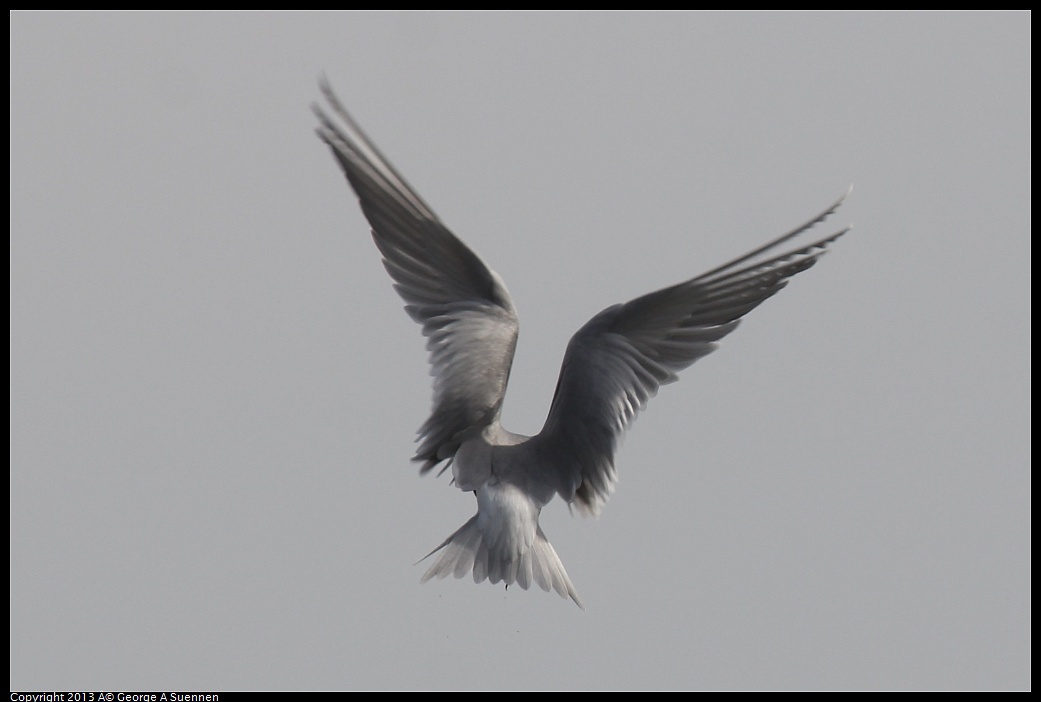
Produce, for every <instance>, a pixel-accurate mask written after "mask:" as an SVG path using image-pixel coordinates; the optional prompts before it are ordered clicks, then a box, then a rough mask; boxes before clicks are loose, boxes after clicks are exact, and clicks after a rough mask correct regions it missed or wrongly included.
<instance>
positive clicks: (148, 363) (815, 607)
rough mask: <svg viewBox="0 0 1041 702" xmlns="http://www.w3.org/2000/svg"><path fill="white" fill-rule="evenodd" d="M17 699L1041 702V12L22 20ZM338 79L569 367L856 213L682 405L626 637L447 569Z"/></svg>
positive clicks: (587, 545)
mask: <svg viewBox="0 0 1041 702" xmlns="http://www.w3.org/2000/svg"><path fill="white" fill-rule="evenodd" d="M10 19H11V249H10V250H11V483H10V484H11V688H12V689H94V690H100V689H105V690H120V689H188V688H194V689H316V690H328V689H356V688H371V689H381V688H405V689H410V688H414V689H441V688H463V689H470V688H480V689H514V688H520V689H558V688H559V689H636V688H650V689H677V688H695V689H762V688H768V689H776V688H784V689H894V688H909V689H923V688H929V689H964V688H968V689H982V688H992V689H1029V688H1030V683H1031V680H1030V642H1031V637H1030V626H1031V623H1030V616H1031V615H1030V605H1031V600H1030V570H1031V566H1030V536H1029V533H1030V472H1029V471H1030V415H1031V405H1030V377H1031V366H1030V335H1031V324H1030V311H1031V310H1030V293H1031V285H1030V256H1031V245H1030V200H1031V188H1030V177H1031V172H1030V150H1031V131H1030V111H1031V110H1030V104H1031V97H1030V60H1031V52H1030V21H1031V15H1030V14H1029V13H973V14H969V13H963V14H945V13H929V14H908V13H895V14H890V13H872V14H858V13H826V14H816V13H813V14H803V13H784V14H751V13H742V14H709V13H653V14H652V13H643V14H630V13H610V14H599V13H553V14H520V13H482V14H473V13H467V14H447V13H445V14H430V13H338V14H310V13H308V14H297V13H292V14H274V13H269V14H246V13H240V14H223V13H202V14H198V13H180V14H150V13H134V14H66V13H47V14H38V13H13V14H11V18H10ZM322 72H324V73H325V74H326V75H327V76H328V78H329V80H330V81H331V82H332V84H333V85H334V86H335V87H336V89H337V90H338V92H339V94H340V96H341V98H342V99H343V101H344V102H345V103H346V105H347V106H348V107H349V109H351V110H352V111H353V113H354V115H355V117H356V118H357V119H358V121H359V122H360V123H361V124H362V125H363V126H364V127H365V129H366V130H367V131H368V132H369V134H370V136H371V137H372V138H373V139H374V140H375V141H376V143H377V144H378V145H379V146H380V148H381V150H382V151H383V152H384V154H386V155H387V157H388V158H389V159H390V160H391V161H392V162H393V163H394V164H395V166H397V168H398V169H399V170H400V171H401V172H402V173H403V174H404V175H405V177H406V178H407V179H408V180H409V181H410V182H411V183H412V185H413V186H414V187H415V188H416V189H417V190H418V191H419V192H420V193H421V194H422V196H423V197H424V199H425V200H426V201H427V202H428V203H429V204H430V205H431V206H432V207H433V208H434V209H435V210H436V211H437V212H438V214H439V215H440V216H441V218H442V219H443V220H444V221H445V222H446V223H447V224H448V226H450V227H451V228H452V229H453V230H454V231H455V232H456V233H457V234H458V235H459V236H460V237H461V238H462V239H463V240H465V241H466V242H467V243H468V244H469V245H470V246H472V247H473V248H474V249H475V250H476V251H477V252H478V253H479V254H480V255H481V256H482V257H483V258H484V259H485V260H486V261H487V262H488V263H489V264H490V265H491V266H492V267H493V268H494V269H495V270H496V271H498V272H499V273H500V274H501V275H502V277H503V279H504V280H505V281H506V284H507V286H508V287H509V289H510V292H511V293H512V295H513V297H514V300H515V301H516V304H517V307H518V310H519V313H520V318H521V336H520V344H519V347H518V351H517V358H516V362H515V365H514V369H513V374H512V379H511V386H510V392H509V393H508V394H507V400H506V406H505V412H504V423H505V425H506V426H507V428H509V429H512V430H514V431H518V432H522V433H535V432H537V431H538V429H539V428H540V426H541V424H542V421H543V419H544V418H545V414H546V411H547V410H548V407H549V402H550V399H551V396H552V392H553V386H554V383H555V381H556V376H557V372H558V370H559V364H560V360H561V357H562V355H563V352H564V347H565V345H566V344H567V341H568V338H569V337H570V335H571V334H572V333H573V332H574V331H575V330H577V329H578V327H579V326H581V324H583V323H584V322H585V321H586V320H587V319H588V318H589V317H591V316H592V315H593V314H595V313H596V312H598V311H599V310H601V309H603V308H604V307H606V306H608V305H610V304H613V303H616V302H622V301H625V300H628V299H630V298H632V297H635V296H637V295H640V294H643V293H646V292H649V291H651V290H654V289H657V288H660V287H663V286H665V285H668V284H671V283H675V282H678V281H680V280H683V279H685V278H689V277H692V276H694V275H696V274H698V273H701V272H703V271H705V270H707V269H709V268H711V267H714V266H715V265H717V264H719V263H721V262H723V261H725V260H728V259H729V258H732V257H734V256H736V255H738V254H741V253H744V252H745V251H747V250H749V249H751V248H752V247H754V246H756V245H758V244H760V243H762V242H764V241H766V240H767V239H768V238H770V237H771V236H774V235H776V234H779V233H781V232H783V231H785V230H787V229H789V228H791V227H793V226H795V225H798V224H800V223H802V222H803V221H805V220H806V219H807V218H809V217H811V216H812V215H814V214H815V213H816V212H818V211H820V210H821V209H823V208H824V207H826V206H827V205H828V204H830V203H831V202H832V201H833V200H835V198H837V197H838V196H839V195H841V194H842V193H843V192H844V191H845V190H846V188H847V187H848V186H849V185H850V184H851V183H853V184H854V185H855V189H854V192H853V194H852V196H851V197H850V199H849V200H848V202H847V204H846V205H845V206H844V207H843V209H842V210H841V211H840V212H839V213H838V214H837V216H836V217H834V218H833V219H832V220H831V221H829V223H828V224H827V227H825V228H824V229H822V233H828V232H829V231H832V230H833V229H834V228H838V227H840V226H843V225H845V224H848V223H852V224H854V226H855V229H854V231H853V233H852V234H851V235H849V236H847V237H845V238H844V239H842V240H841V241H839V242H838V243H837V245H836V246H835V247H834V249H833V251H832V252H831V253H829V254H828V255H827V256H826V257H825V258H824V259H823V260H822V261H821V262H820V264H819V265H818V266H816V267H815V268H814V269H813V270H812V271H809V272H807V273H805V274H800V275H799V276H798V277H797V278H796V279H795V280H793V281H792V283H791V284H790V285H789V287H788V288H787V289H786V290H784V291H783V292H782V293H781V294H780V295H778V296H777V297H775V298H773V299H771V300H770V301H768V302H767V303H766V304H764V305H763V306H762V307H760V308H759V309H757V310H755V311H754V312H753V313H752V314H750V315H749V316H748V318H747V319H746V320H745V322H744V323H743V324H742V326H741V328H740V329H738V330H737V331H736V332H735V333H734V334H732V335H731V336H729V337H727V339H726V340H725V341H724V343H723V345H722V348H721V349H720V350H719V351H717V352H716V353H715V354H713V355H712V356H709V357H708V358H706V359H703V360H701V361H699V362H698V363H697V364H695V365H694V366H693V367H692V368H691V369H689V370H688V371H687V372H686V373H685V374H684V375H683V377H682V380H681V382H679V383H677V384H675V385H671V386H668V387H666V388H664V389H663V390H662V392H661V394H660V395H659V397H657V398H656V399H655V400H653V401H652V402H651V403H650V405H649V407H648V410H647V412H645V413H644V414H642V415H641V416H640V419H639V420H638V421H637V422H636V424H635V426H634V428H633V430H632V431H631V432H630V433H629V435H628V437H627V440H626V442H625V443H624V445H623V447H622V449H621V451H620V453H619V455H618V460H617V465H618V469H619V473H620V482H619V485H618V489H617V492H616V493H615V495H614V497H613V498H612V499H611V501H610V502H609V503H608V504H607V506H606V508H605V509H604V512H603V514H602V516H601V517H600V518H599V519H596V520H593V519H585V518H581V517H579V516H578V515H577V514H576V515H575V516H571V515H569V513H568V510H567V508H566V506H565V505H564V504H563V503H562V502H560V501H559V500H558V501H555V502H553V503H551V504H550V505H548V506H547V507H546V509H545V510H544V511H543V517H542V525H543V528H544V529H545V531H546V534H547V535H548V536H549V538H550V540H551V541H552V542H553V544H554V546H555V547H556V549H557V552H558V553H559V554H560V557H561V559H562V561H563V562H564V564H565V565H566V567H567V569H568V573H569V574H570V575H571V578H572V580H573V582H574V584H575V587H576V588H577V590H578V592H579V593H580V595H581V597H582V599H583V601H584V603H585V605H586V608H587V609H586V611H584V612H583V611H580V610H579V609H578V608H577V607H575V606H574V605H573V604H572V603H570V602H568V601H566V600H563V599H560V598H558V597H557V596H556V595H554V594H545V593H543V592H542V591H541V590H538V589H536V590H534V591H529V592H524V591H522V590H520V589H516V588H510V589H509V590H508V591H506V590H504V589H503V588H502V587H501V586H491V585H489V584H487V583H482V584H480V585H475V584H474V583H473V582H472V581H471V580H470V579H469V578H467V579H464V580H461V581H455V580H451V579H450V580H447V581H435V582H431V583H427V584H425V585H420V584H419V577H420V575H421V574H422V573H423V570H424V567H423V566H416V565H414V564H415V562H416V561H417V560H418V559H419V558H420V557H422V556H423V555H424V554H426V553H427V552H428V551H429V550H430V549H431V548H433V547H434V546H436V545H437V544H439V543H440V542H441V541H442V540H443V539H444V538H445V537H446V536H448V535H449V534H450V533H452V532H453V531H454V530H455V529H456V528H458V527H459V526H460V525H461V524H462V523H463V522H464V521H465V520H466V519H468V518H469V517H470V516H471V515H472V514H473V512H474V511H475V504H474V500H473V497H472V496H471V495H468V494H464V493H462V492H460V491H459V490H457V489H455V488H454V487H452V486H451V485H450V484H449V480H448V477H447V476H443V477H442V478H440V479H434V478H423V479H421V478H420V477H418V475H417V473H416V470H415V467H414V466H413V465H411V464H410V463H409V460H408V459H409V457H410V456H411V455H412V450H413V444H412V440H413V438H414V434H415V430H416V429H417V428H418V427H419V425H420V424H421V423H422V422H423V420H424V419H425V417H426V412H427V410H428V408H429V403H430V382H429V377H428V375H427V365H426V360H425V351H424V348H423V340H422V338H421V336H420V334H419V329H418V327H417V326H416V325H415V324H414V323H413V322H412V321H411V320H409V319H408V317H407V316H406V315H405V314H404V312H403V311H402V310H401V301H400V299H399V298H398V297H397V296H396V294H395V293H394V291H393V289H392V287H391V285H390V281H389V278H388V276H387V275H386V273H385V271H384V270H383V268H382V266H381V265H380V262H379V256H378V253H377V251H376V249H375V247H374V246H373V244H372V241H371V238H370V237H369V234H368V228H367V225H366V223H365V221H364V219H363V217H362V216H361V213H360V210H359V208H358V206H357V202H356V201H355V199H354V196H353V194H352V193H351V192H350V191H349V190H348V188H347V185H346V183H345V181H344V179H343V177H342V176H341V174H340V172H339V170H338V168H337V167H336V165H335V163H334V162H333V159H332V158H331V156H330V154H329V153H328V150H327V149H326V148H325V147H324V146H323V145H322V144H321V143H320V142H319V140H318V139H317V138H316V137H315V135H314V131H313V129H314V126H315V120H314V117H313V115H312V114H311V112H310V104H311V103H312V102H313V101H315V100H317V99H318V98H319V96H320V95H319V91H318V87H317V81H318V77H319V75H320V74H321V73H322Z"/></svg>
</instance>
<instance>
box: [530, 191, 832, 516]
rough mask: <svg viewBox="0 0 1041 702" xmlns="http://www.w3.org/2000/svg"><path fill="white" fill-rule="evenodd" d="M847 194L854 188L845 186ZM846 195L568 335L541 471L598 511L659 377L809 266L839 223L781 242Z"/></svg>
mask: <svg viewBox="0 0 1041 702" xmlns="http://www.w3.org/2000/svg"><path fill="white" fill-rule="evenodd" d="M847 194H848V193H847ZM844 199H845V196H843V198H841V199H839V200H838V201H837V202H836V203H835V204H834V205H832V206H831V207H829V208H828V209H827V210H825V211H824V212H822V213H821V214H819V215H817V216H816V217H814V218H813V219H812V220H810V221H809V222H807V223H806V224H804V225H802V226H801V227H798V228H797V229H794V230H792V231H790V232H788V233H787V234H785V235H783V236H781V237H778V238H777V239H774V240H773V241H771V242H769V243H768V244H766V245H764V246H761V247H760V248H758V249H756V250H755V251H752V252H750V253H748V254H745V255H744V256H741V257H739V258H736V259H734V260H733V261H730V262H729V263H726V264H723V265H722V266H719V267H718V268H714V269H713V270H711V271H708V272H707V273H705V274H703V275H700V276H698V277H697V278H693V279H691V280H688V281H686V282H683V283H680V284H678V285H673V286H672V287H668V288H665V289H663V290H658V291H657V292H653V293H650V294H648V295H644V296H643V297H638V298H636V299H635V300H632V301H631V302H627V303H625V304H623V305H614V306H613V307H609V308H607V309H606V310H604V311H603V312H601V313H600V314H598V315H596V316H595V317H593V318H592V319H591V320H589V322H587V323H586V325H585V326H583V327H582V328H581V329H579V330H578V332H577V333H576V334H575V335H574V336H573V337H571V341H570V343H569V344H568V348H567V352H566V353H565V355H564V363H563V365H562V367H561V369H560V377H559V379H558V380H557V388H556V391H555V393H554V396H553V404H552V406H551V408H550V411H549V416H548V418H547V419H546V424H545V426H544V427H543V429H542V432H541V433H540V434H539V435H538V436H537V437H536V440H537V441H536V443H537V445H538V446H539V449H540V450H539V454H540V455H541V456H543V457H544V458H545V460H544V462H543V466H544V467H543V468H542V469H541V471H542V475H541V476H540V479H541V480H543V481H548V482H549V483H550V484H554V483H555V489H556V490H557V492H558V493H559V494H560V495H561V497H563V498H564V499H565V500H568V501H569V502H572V503H573V504H576V505H577V506H578V507H579V508H580V509H581V510H582V511H584V512H587V513H592V514H597V513H599V511H600V508H601V507H602V506H603V504H604V503H605V502H606V501H607V499H608V498H609V497H610V495H611V492H612V491H613V488H614V483H615V479H616V472H615V467H614V453H615V448H616V446H617V442H618V439H619V437H620V436H621V435H622V433H623V432H624V431H625V429H626V428H628V426H629V425H630V424H631V423H632V421H633V419H635V417H636V414H637V413H638V412H639V411H640V410H641V409H643V407H644V405H645V404H646V402H647V400H648V399H650V398H651V397H653V396H654V395H655V394H656V393H657V391H658V387H659V386H661V385H664V384H665V383H671V382H673V381H675V380H677V376H676V373H678V372H679V371H681V370H683V369H684V368H686V367H687V366H689V365H690V364H692V363H693V362H694V361H696V360H698V359H699V358H701V357H702V356H705V355H707V354H709V353H711V352H712V351H713V350H714V349H715V348H716V342H717V341H719V340H720V339H722V338H723V337H724V336H726V335H727V334H729V333H730V332H732V331H733V330H734V328H735V327H737V324H738V322H739V320H740V319H741V317H743V316H744V315H745V314H747V313H748V312H749V311H751V310H752V309H754V308H755V307H757V306H758V305H760V304H761V303H762V302H763V301H765V300H766V299H767V298H769V297H770V296H772V295H774V294H775V293H777V292H778V291H779V290H781V288H783V287H784V286H785V285H786V284H787V282H788V279H789V278H791V277H792V276H793V275H795V274H796V273H799V272H800V271H804V270H806V269H807V268H809V267H810V266H812V265H813V264H814V263H815V262H816V261H817V259H818V258H819V257H820V256H821V255H823V254H824V252H825V250H826V249H827V247H828V245H829V244H831V243H832V242H833V241H835V240H836V239H838V238H839V237H840V236H842V235H843V234H845V233H846V232H847V231H849V229H848V228H847V229H843V230H841V231H839V232H837V233H835V234H832V235H831V236H829V237H827V238H824V239H820V240H818V241H814V242H813V243H811V244H808V245H805V246H802V247H801V248H796V249H793V250H790V251H787V252H785V253H782V254H780V255H777V254H776V249H777V247H779V246H781V245H782V244H784V243H785V242H787V241H789V240H791V239H793V238H795V237H796V236H798V235H799V234H802V233H803V232H805V231H807V230H808V229H810V228H811V227H813V226H814V225H815V224H818V223H819V222H822V221H823V220H824V219H826V218H827V217H828V216H829V215H831V214H832V213H834V212H835V210H837V209H838V207H839V205H841V204H842V202H843V200H844Z"/></svg>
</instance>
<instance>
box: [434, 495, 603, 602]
mask: <svg viewBox="0 0 1041 702" xmlns="http://www.w3.org/2000/svg"><path fill="white" fill-rule="evenodd" d="M477 517H478V515H474V516H473V517H472V518H471V519H470V520H469V521H468V522H467V523H466V524H464V525H463V526H462V527H460V528H459V529H458V530H457V531H456V532H455V533H454V534H452V535H451V536H449V537H448V538H447V539H445V540H444V542H443V543H442V544H441V545H440V546H438V547H437V548H435V549H434V550H433V551H431V552H430V553H428V554H427V555H426V556H425V557H424V560H425V559H426V558H429V557H430V556H433V555H434V554H435V553H438V552H439V551H440V552H441V553H440V555H438V557H437V560H435V561H434V563H433V565H431V566H430V568H429V569H428V570H427V572H426V573H424V574H423V577H422V578H421V579H420V582H424V583H425V582H426V581H428V580H430V579H432V578H446V577H448V575H449V574H451V575H454V576H455V577H456V578H461V577H463V576H464V575H466V573H468V572H471V571H472V572H473V578H474V582H475V583H479V582H482V581H484V580H488V581H490V582H492V583H499V582H503V583H505V584H506V585H507V587H508V586H510V585H513V584H515V583H516V584H517V585H518V586H519V587H520V588H521V589H522V590H527V589H528V588H529V587H530V586H531V584H532V583H535V584H536V585H538V586H539V587H540V588H542V589H543V590H545V591H546V592H549V591H550V589H551V588H552V589H553V590H554V591H556V592H557V594H559V595H560V596H561V597H564V598H568V597H570V598H571V600H572V601H573V602H574V603H575V604H576V605H578V606H579V608H580V609H585V606H584V605H583V604H582V601H581V600H580V599H579V598H578V593H577V592H575V586H574V585H572V584H571V578H569V577H568V574H567V571H566V570H564V564H563V563H561V562H560V557H559V556H557V552H556V551H555V550H554V549H553V546H552V545H551V544H550V543H549V540H548V539H547V538H546V535H545V534H544V533H543V532H542V527H538V526H537V527H536V530H535V538H534V539H533V540H532V542H531V545H530V547H528V548H526V549H523V550H522V551H521V552H519V553H518V552H516V550H512V549H511V550H503V549H501V548H500V549H497V548H495V544H491V545H489V543H488V541H487V539H485V537H484V535H483V534H482V533H481V529H480V527H479V526H478V523H477Z"/></svg>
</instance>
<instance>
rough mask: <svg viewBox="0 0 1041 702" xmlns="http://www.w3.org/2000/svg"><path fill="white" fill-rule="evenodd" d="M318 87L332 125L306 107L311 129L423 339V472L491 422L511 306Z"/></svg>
mask: <svg viewBox="0 0 1041 702" xmlns="http://www.w3.org/2000/svg"><path fill="white" fill-rule="evenodd" d="M322 92H323V93H324V94H325V97H326V99H327V100H328V102H329V105H330V107H331V108H332V110H333V112H334V114H335V115H336V116H337V117H339V123H336V122H334V121H333V120H332V119H331V118H330V117H329V116H328V115H326V114H325V113H324V112H323V111H322V110H321V108H319V107H318V106H315V107H314V110H315V114H317V116H318V119H319V121H320V122H321V125H320V126H319V128H318V130H317V131H318V136H319V137H320V138H321V139H322V141H324V142H325V143H326V144H328V146H329V148H330V149H332V152H333V156H335V157H336V160H337V162H338V163H339V164H340V168H341V169H343V172H344V175H345V176H346V177H347V182H348V183H349V184H350V186H351V188H352V189H353V190H354V192H355V193H356V194H357V196H358V200H359V202H360V203H361V209H362V212H363V213H364V214H365V217H366V219H368V220H369V224H370V225H371V226H372V238H373V240H374V241H375V242H376V246H377V247H378V248H379V250H380V253H382V254H383V265H384V266H385V267H386V269H387V272H388V273H390V276H391V278H393V279H394V287H395V289H397V291H398V294H400V295H401V297H402V298H403V299H404V300H405V310H406V311H407V312H408V314H409V316H411V317H412V319H414V320H416V321H417V322H419V323H420V324H421V325H423V334H424V335H425V336H426V337H427V349H428V351H429V352H430V364H431V366H432V367H431V375H433V376H434V383H433V384H434V402H433V408H432V411H431V414H430V418H429V419H427V421H426V423H424V424H423V426H422V427H421V428H420V430H419V439H418V441H419V444H420V445H419V449H418V450H417V451H416V455H415V457H414V458H413V460H414V461H419V462H421V464H422V465H421V467H420V471H421V472H424V473H425V472H427V471H429V470H430V469H431V468H433V467H434V466H435V465H437V464H438V463H440V462H441V461H444V460H446V459H449V458H451V457H452V456H453V455H455V452H456V450H457V449H458V448H459V445H460V443H461V441H462V440H463V439H464V438H465V437H466V436H467V435H469V434H471V433H472V432H474V431H478V430H480V429H481V428H483V427H485V426H487V425H488V424H490V423H492V422H497V421H498V418H499V412H500V409H501V406H502V398H503V394H504V393H505V392H506V382H507V380H508V379H509V374H510V366H511V364H512V362H513V352H514V349H515V348H516V345H517V329H518V325H517V313H516V310H515V309H514V307H513V302H512V300H511V299H510V295H509V293H508V292H507V291H506V287H505V285H503V282H502V280H501V279H500V278H499V276H498V275H496V274H495V272H494V271H492V270H491V269H489V268H488V267H487V266H486V265H485V264H484V263H483V262H482V261H481V259H480V258H478V256H477V254H475V253H474V252H473V251H471V250H470V249H469V248H467V246H466V245H465V244H464V243H463V242H462V241H460V240H459V239H458V238H456V236H455V235H454V234H452V232H451V231H449V230H448V228H447V227H445V225H443V224H442V223H441V221H440V220H439V219H438V218H437V215H435V214H434V212H433V211H432V210H431V209H430V208H429V207H428V206H427V204H426V203H425V202H423V200H422V199H421V198H420V197H419V195H417V194H416V192H415V191H414V190H412V188H411V187H409V185H408V183H406V182H405V180H404V178H402V177H401V176H400V175H399V174H398V172H397V171H396V170H395V169H394V167H393V166H391V165H390V163H388V162H387V160H386V159H385V158H383V155H382V154H380V152H379V150H378V149H376V147H375V145H373V143H372V142H371V141H370V140H369V139H368V137H366V136H365V134H364V133H363V132H362V130H361V129H360V128H359V127H358V125H357V124H356V123H355V122H354V120H353V119H352V118H351V116H350V115H349V114H347V111H346V110H345V109H344V108H343V106H342V105H341V104H340V102H339V100H337V98H336V96H335V95H334V94H333V92H332V89H331V88H330V87H329V86H328V84H327V83H325V82H324V81H323V82H322Z"/></svg>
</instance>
